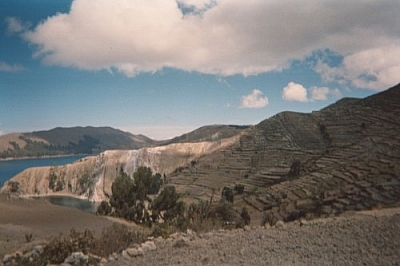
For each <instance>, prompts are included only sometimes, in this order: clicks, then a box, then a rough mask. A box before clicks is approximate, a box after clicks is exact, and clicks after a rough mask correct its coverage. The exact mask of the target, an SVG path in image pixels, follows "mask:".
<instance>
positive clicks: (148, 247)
mask: <svg viewBox="0 0 400 266" xmlns="http://www.w3.org/2000/svg"><path fill="white" fill-rule="evenodd" d="M142 249H143V252H145V253H146V252H147V251H154V250H156V249H157V246H156V244H154V241H146V242H144V243H143V244H142Z"/></svg>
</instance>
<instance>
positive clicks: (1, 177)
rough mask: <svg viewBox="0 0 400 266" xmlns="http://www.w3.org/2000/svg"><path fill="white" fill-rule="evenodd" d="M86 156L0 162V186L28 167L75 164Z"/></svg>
mask: <svg viewBox="0 0 400 266" xmlns="http://www.w3.org/2000/svg"><path fill="white" fill-rule="evenodd" d="M86 156H87V155H71V156H60V157H50V158H34V159H17V160H6V161H0V186H2V185H3V184H4V182H6V181H7V180H8V179H10V178H12V177H13V176H15V175H17V174H18V173H20V172H22V171H23V170H25V169H27V168H30V167H37V166H55V165H64V164H69V163H72V162H75V161H77V160H79V159H81V158H83V157H86Z"/></svg>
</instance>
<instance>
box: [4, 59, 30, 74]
mask: <svg viewBox="0 0 400 266" xmlns="http://www.w3.org/2000/svg"><path fill="white" fill-rule="evenodd" d="M24 69H25V68H24V67H23V66H21V65H10V64H7V63H6V62H2V61H0V72H11V73H15V72H21V71H23V70H24Z"/></svg>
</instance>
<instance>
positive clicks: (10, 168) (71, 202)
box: [0, 155, 99, 213]
mask: <svg viewBox="0 0 400 266" xmlns="http://www.w3.org/2000/svg"><path fill="white" fill-rule="evenodd" d="M85 156H86V155H72V156H64V157H51V158H35V159H20V160H8V161H0V186H2V185H3V184H4V182H6V181H7V180H9V179H10V178H12V177H13V176H15V175H17V174H18V173H20V172H22V171H23V170H25V169H27V168H30V167H37V166H55V165H57V166H59V165H65V164H69V163H72V162H75V161H77V160H79V159H81V158H83V157H85ZM45 198H46V199H48V200H49V201H50V203H52V204H56V205H60V206H65V207H71V208H76V209H79V210H82V211H85V212H90V213H95V212H96V210H97V206H98V205H99V203H95V202H90V201H88V200H82V199H77V198H72V197H67V196H49V197H45Z"/></svg>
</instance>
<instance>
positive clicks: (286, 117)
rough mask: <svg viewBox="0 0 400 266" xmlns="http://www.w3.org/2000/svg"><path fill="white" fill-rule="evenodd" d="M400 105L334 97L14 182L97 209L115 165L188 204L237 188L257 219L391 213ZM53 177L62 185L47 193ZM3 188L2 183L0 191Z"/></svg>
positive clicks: (397, 183)
mask: <svg viewBox="0 0 400 266" xmlns="http://www.w3.org/2000/svg"><path fill="white" fill-rule="evenodd" d="M398 99H400V85H397V86H395V87H393V88H391V89H388V90H387V91H384V92H382V93H379V94H376V95H373V96H371V97H367V98H365V99H353V98H345V99H341V100H339V101H338V102H336V103H335V104H332V105H330V106H328V107H326V108H324V109H322V110H320V111H316V112H313V113H308V114H303V113H294V112H283V113H279V114H277V115H275V116H273V117H271V118H269V119H266V120H264V121H262V122H260V123H259V124H258V125H256V126H252V127H243V128H241V127H234V126H232V127H231V126H222V127H220V126H210V127H204V128H200V129H198V130H197V132H196V131H195V132H192V133H188V134H187V135H183V136H181V137H179V138H175V141H176V142H182V143H172V144H169V145H165V144H166V142H164V145H163V146H157V147H144V148H141V149H136V150H119V151H106V152H103V153H101V154H99V155H98V156H93V157H88V158H85V159H82V160H81V161H80V162H76V163H74V164H70V165H67V166H62V167H57V168H54V167H53V168H51V167H47V168H31V169H27V170H26V171H24V172H22V173H21V174H19V175H17V176H16V177H14V178H13V179H12V181H14V182H18V183H19V193H20V194H29V195H32V194H36V195H38V194H39V195H48V194H54V193H67V194H71V195H78V196H81V197H85V198H89V199H91V200H95V201H99V200H102V199H107V197H108V196H109V195H110V192H111V184H112V182H113V180H115V178H116V176H117V174H118V169H119V168H120V167H122V168H123V169H124V171H125V172H126V173H128V174H129V175H132V174H133V172H134V171H135V169H136V168H137V167H138V166H141V165H144V166H148V167H150V168H152V170H153V171H154V172H159V173H161V174H166V175H167V177H168V183H169V184H172V185H174V186H175V187H176V188H177V189H178V191H179V192H180V193H182V195H184V197H185V198H186V199H187V200H190V201H192V200H193V199H203V200H210V198H211V197H213V199H214V202H216V201H218V199H219V198H220V195H221V191H222V189H223V188H224V187H225V186H226V187H229V188H232V189H233V188H234V187H235V185H239V184H240V185H243V186H244V193H243V194H240V195H239V194H237V195H235V200H234V207H235V208H236V209H237V210H240V209H241V208H242V207H243V206H246V207H247V208H249V210H250V212H251V215H252V219H253V218H254V219H253V220H254V221H256V220H257V219H258V220H261V219H267V220H269V221H270V222H271V223H274V222H276V221H277V220H284V221H290V220H293V219H297V218H299V217H304V216H305V217H315V216H318V217H319V216H331V215H338V214H340V213H342V212H345V211H355V210H364V209H372V208H380V207H388V206H397V205H398V204H399V202H400V176H399V173H400V135H399V134H398V132H400V103H399V102H398ZM221 129H223V130H227V132H228V133H223V134H222V133H219V132H220V131H219V130H221ZM235 131H236V133H235ZM200 133H201V134H200ZM213 136H214V137H215V136H217V137H215V138H213ZM222 136H227V138H222ZM228 136H230V137H228ZM185 140H186V141H187V142H184V141H185ZM200 140H205V141H202V142H199V141H200ZM196 141H197V142H196ZM52 173H55V175H56V177H57V178H58V179H59V180H58V179H57V180H58V181H60V184H62V186H60V187H58V188H54V187H53V188H51V187H49V178H50V176H51V175H52ZM9 189H10V186H8V184H7V183H6V184H5V186H4V187H3V188H2V191H3V192H5V191H8V190H9ZM212 195H213V196H212Z"/></svg>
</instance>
